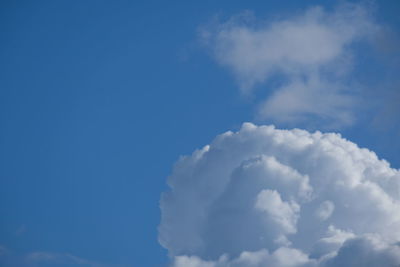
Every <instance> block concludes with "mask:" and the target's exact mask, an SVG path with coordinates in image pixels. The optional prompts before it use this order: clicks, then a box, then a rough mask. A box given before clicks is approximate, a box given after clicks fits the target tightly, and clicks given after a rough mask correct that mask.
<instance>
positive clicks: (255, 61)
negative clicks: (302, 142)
mask: <svg viewBox="0 0 400 267" xmlns="http://www.w3.org/2000/svg"><path fill="white" fill-rule="evenodd" d="M378 29H379V27H378V26H377V25H376V24H375V23H374V21H373V19H372V17H371V15H370V12H369V10H368V8H366V7H364V6H361V5H355V4H345V5H342V6H340V7H338V8H337V9H336V10H334V11H326V10H324V9H323V8H321V7H313V8H310V9H308V10H307V11H305V12H304V13H302V14H298V15H295V16H292V17H288V18H280V19H276V20H272V21H268V22H264V21H257V19H255V18H253V17H252V15H251V14H249V13H244V14H242V15H240V16H236V17H233V18H232V19H230V20H228V21H227V22H225V23H220V24H217V25H213V26H211V27H208V28H205V29H203V30H202V31H201V36H202V39H203V40H204V41H205V43H206V44H208V45H209V46H210V47H211V48H212V51H213V54H214V56H215V58H216V60H217V62H218V63H220V64H221V65H223V66H225V67H226V68H228V69H230V70H231V71H232V72H233V74H234V75H235V77H236V79H237V81H238V83H239V86H240V89H241V91H242V92H244V93H249V92H251V91H252V90H253V88H254V86H255V85H257V84H263V83H264V82H266V81H272V80H274V79H275V80H282V82H275V83H270V84H267V85H265V83H264V85H263V87H264V88H265V87H269V88H267V91H268V92H269V94H268V95H269V96H268V97H267V98H266V99H265V100H264V101H262V103H261V104H260V107H259V111H258V115H259V116H260V117H261V118H263V119H271V120H274V121H276V122H280V123H293V122H299V121H304V120H306V119H307V118H310V117H311V118H315V117H318V118H321V119H324V121H325V123H326V124H329V126H331V127H336V126H340V125H350V124H352V123H354V121H355V118H354V114H353V109H354V108H355V106H356V105H357V98H356V96H357V91H358V89H357V86H355V83H354V82H352V81H351V80H350V78H349V77H348V74H349V73H350V72H351V70H352V66H353V58H354V53H353V50H352V46H353V45H354V44H355V43H358V42H360V41H366V40H368V39H370V38H371V37H372V36H374V35H375V34H376V33H377V31H378Z"/></svg>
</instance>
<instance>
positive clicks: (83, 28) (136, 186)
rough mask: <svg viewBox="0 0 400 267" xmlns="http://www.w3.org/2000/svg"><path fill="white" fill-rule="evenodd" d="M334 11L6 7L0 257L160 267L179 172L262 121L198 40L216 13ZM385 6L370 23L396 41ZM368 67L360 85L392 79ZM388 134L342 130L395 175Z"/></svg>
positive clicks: (57, 4) (393, 142) (72, 4)
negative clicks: (188, 157) (41, 255)
mask: <svg viewBox="0 0 400 267" xmlns="http://www.w3.org/2000/svg"><path fill="white" fill-rule="evenodd" d="M333 3H335V1H315V0H312V1H285V2H284V3H283V1H172V2H171V1H2V3H1V8H0V12H1V14H0V29H1V31H0V32H1V35H0V38H1V39H0V48H1V49H0V70H1V71H0V245H1V246H3V247H5V248H7V249H8V250H10V251H12V252H13V254H15V255H16V256H15V257H19V255H25V254H26V253H30V252H34V251H45V252H51V253H69V254H71V255H75V256H77V257H80V258H83V259H88V260H91V261H95V262H100V263H105V264H121V265H124V266H138V267H144V266H150V267H151V266H165V264H166V263H167V255H166V250H164V249H163V248H162V247H161V246H160V245H159V244H158V242H157V225H158V224H159V221H160V211H159V207H158V205H159V203H158V202H159V198H160V193H161V192H162V191H164V190H165V189H166V184H165V181H166V177H167V176H168V175H169V174H170V172H171V168H172V165H173V163H174V162H175V161H176V160H177V159H178V157H179V156H180V155H183V154H188V153H191V151H192V150H193V149H195V148H198V147H201V146H203V145H205V144H207V143H208V142H209V141H210V140H212V138H213V137H214V136H215V135H216V134H218V133H221V132H224V131H226V130H230V129H237V128H238V127H239V126H240V125H241V123H243V122H244V121H255V120H254V105H253V104H252V103H251V100H248V99H244V98H242V97H241V95H240V93H239V92H238V90H237V84H236V83H235V80H234V79H233V78H232V75H231V74H230V73H229V72H228V71H226V70H225V69H223V68H221V67H220V66H218V64H216V63H215V61H214V60H213V59H212V57H210V55H209V52H208V51H207V49H205V48H204V47H202V45H201V44H200V42H199V41H198V28H199V27H200V26H201V25H204V24H206V23H207V22H208V21H210V19H212V17H213V16H215V15H220V16H222V17H230V16H232V15H234V14H237V13H240V12H242V11H243V10H253V11H254V12H255V14H256V15H257V16H262V17H268V16H272V15H274V14H277V13H281V14H286V13H290V12H296V11H300V10H302V9H304V8H306V7H308V6H310V5H315V4H323V5H325V6H327V7H328V8H329V7H331V5H332V4H333ZM377 4H378V5H377V8H376V18H377V19H378V20H379V21H381V22H384V23H386V24H387V25H390V26H391V27H392V28H393V29H399V28H400V27H399V26H400V18H399V16H398V14H399V11H400V7H399V5H400V4H399V2H398V1H395V0H393V1H389V0H387V1H379V2H378V3H377ZM363 60H364V61H363V62H362V63H360V65H359V66H358V69H357V73H356V75H359V77H360V79H361V80H363V79H364V81H368V82H371V83H373V82H374V81H375V80H379V79H380V78H382V77H383V76H384V75H382V74H379V72H382V68H385V66H386V65H385V64H383V63H381V64H382V65H378V66H377V65H374V66H375V67H370V66H369V65H370V63H371V62H372V61H374V59H370V58H368V57H366V58H365V59H364V58H363ZM377 61H379V60H377ZM371 64H372V63H371ZM375 74H376V77H378V78H379V79H378V78H376V79H374V78H375V76H374V75H375ZM398 84H400V83H398ZM398 84H397V85H398ZM396 88H397V90H398V89H399V87H396ZM256 122H257V121H256ZM263 123H268V121H264V122H263ZM389 124H390V125H391V126H390V127H389V126H388V127H387V129H386V128H385V127H378V128H382V129H374V127H373V126H371V124H358V125H356V126H353V127H349V128H345V129H343V130H341V132H342V134H343V136H344V137H346V138H349V139H350V140H352V141H354V142H356V143H358V144H359V145H360V146H362V147H368V148H369V149H371V150H374V151H375V152H377V153H378V155H379V157H381V158H385V159H387V160H388V161H389V162H391V164H392V166H394V167H397V168H399V167H400V157H399V154H398V151H399V149H400V142H399V139H400V138H399V129H400V127H399V121H398V120H397V118H394V119H392V120H390V121H389ZM278 126H279V125H278Z"/></svg>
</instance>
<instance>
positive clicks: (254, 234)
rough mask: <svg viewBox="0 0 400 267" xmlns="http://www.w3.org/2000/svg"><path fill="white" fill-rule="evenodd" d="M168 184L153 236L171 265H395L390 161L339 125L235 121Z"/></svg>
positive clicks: (396, 229)
mask: <svg viewBox="0 0 400 267" xmlns="http://www.w3.org/2000/svg"><path fill="white" fill-rule="evenodd" d="M168 185H169V187H170V190H169V191H168V192H165V193H163V194H162V197H161V202H160V205H161V223H160V225H159V242H160V243H161V244H162V246H164V247H165V248H166V249H168V251H169V255H170V257H171V259H172V263H171V264H172V266H174V267H183V266H186V267H189V266H196V267H242V266H243V267H244V266H246V267H252V266H277V267H280V266H303V267H305V266H318V267H322V266H398V265H400V258H399V257H398V256H397V255H400V254H399V253H398V252H399V251H400V250H399V249H400V248H399V244H400V243H399V242H400V213H399V210H400V171H399V170H396V169H392V168H391V167H390V165H389V163H388V162H386V161H384V160H380V159H378V157H377V156H376V154H375V153H373V152H372V151H369V150H368V149H365V148H359V147H358V146H357V145H356V144H354V143H352V142H350V141H347V140H345V139H343V138H342V137H341V136H340V135H339V134H335V133H321V132H315V133H309V132H307V131H304V130H299V129H293V130H278V129H276V128H275V127H273V126H255V125H253V124H251V123H245V124H243V126H242V128H241V129H240V130H239V131H238V132H226V133H224V134H221V135H219V136H217V137H216V138H215V139H214V141H213V142H212V143H211V144H210V145H207V146H205V147H204V148H202V149H199V150H196V151H195V152H193V154H192V155H190V156H185V157H182V158H181V159H180V160H179V161H178V162H177V163H176V164H175V166H174V169H173V172H172V174H171V176H170V177H169V178H168ZM379 264H381V265H379ZM396 264H397V265H396Z"/></svg>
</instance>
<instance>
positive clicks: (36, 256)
mask: <svg viewBox="0 0 400 267" xmlns="http://www.w3.org/2000/svg"><path fill="white" fill-rule="evenodd" d="M0 265H1V266H10V267H39V266H40V267H45V266H65V267H75V266H76V267H112V266H115V267H116V266H117V265H109V264H102V263H99V262H95V261H91V260H87V259H83V258H81V257H78V256H75V255H72V254H69V253H54V252H48V251H35V252H29V253H23V254H21V253H17V252H15V251H13V250H10V249H8V248H6V247H5V246H1V245H0ZM118 266H119V265H118Z"/></svg>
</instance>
